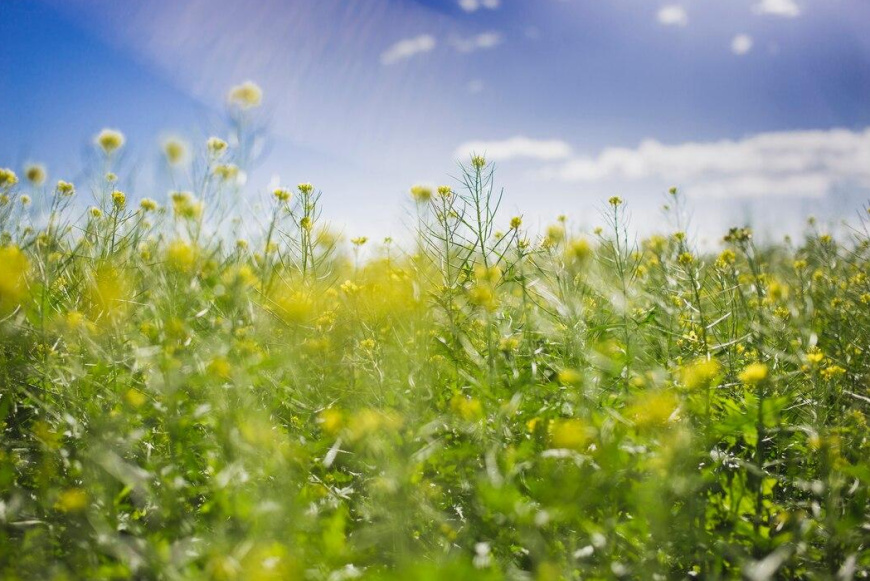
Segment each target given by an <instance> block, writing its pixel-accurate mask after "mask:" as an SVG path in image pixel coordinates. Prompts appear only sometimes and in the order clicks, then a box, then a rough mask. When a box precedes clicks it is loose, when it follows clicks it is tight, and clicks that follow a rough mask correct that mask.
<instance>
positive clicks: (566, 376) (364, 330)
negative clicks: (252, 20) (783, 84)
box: [0, 132, 870, 580]
mask: <svg viewBox="0 0 870 581" xmlns="http://www.w3.org/2000/svg"><path fill="white" fill-rule="evenodd" d="M236 142H237V143H240V144H244V143H245V142H244V140H236ZM99 145H100V147H101V149H102V151H103V153H104V156H105V163H106V164H107V167H108V169H110V170H112V169H114V170H115V171H118V170H117V169H116V168H114V167H113V166H112V164H113V163H114V160H115V157H116V155H115V154H116V152H117V150H118V149H120V147H121V146H122V145H123V139H122V138H121V137H120V136H119V135H114V136H113V135H111V132H109V133H108V134H103V135H101V137H100V140H99ZM240 147H241V146H240ZM175 153H178V151H175ZM234 155H241V154H240V153H239V152H237V151H234V150H233V148H232V147H229V148H228V147H227V146H226V144H225V143H223V142H220V141H219V140H210V142H209V146H208V151H207V152H206V153H205V154H204V157H203V159H202V160H201V161H202V163H201V164H200V165H199V167H200V172H199V174H198V176H199V177H198V178H197V179H196V180H194V183H195V184H197V185H196V192H197V194H196V195H194V194H191V193H183V192H179V193H176V194H174V195H172V196H171V197H170V198H169V199H168V200H167V202H166V204H165V206H163V207H161V206H160V205H158V204H157V203H155V202H152V201H151V200H147V199H146V200H145V201H143V202H142V204H141V205H136V204H133V203H132V198H131V197H130V196H128V195H125V194H122V193H121V192H120V191H118V190H117V189H116V182H115V181H114V180H115V179H116V178H115V177H114V176H113V175H109V176H108V177H107V178H106V177H101V178H100V179H99V180H97V181H95V183H94V185H93V188H92V189H93V192H94V195H95V200H96V202H95V203H96V206H95V207H93V208H89V209H87V210H86V211H84V212H83V213H82V210H81V206H77V205H76V203H73V201H74V200H75V199H77V198H78V197H81V196H83V195H85V194H83V193H82V192H78V193H76V192H75V191H74V189H73V187H72V186H71V185H70V184H65V183H61V184H59V185H58V186H57V187H56V188H47V187H44V186H42V185H40V182H41V181H42V180H44V175H43V176H40V175H38V172H37V170H36V169H34V170H32V172H28V173H33V172H36V173H34V175H29V176H28V177H29V178H30V181H31V185H29V186H26V187H25V186H22V185H19V184H16V183H15V182H16V181H17V180H16V178H15V176H14V174H12V173H11V172H9V171H4V173H2V174H0V188H2V192H0V193H2V195H3V197H2V199H0V230H2V232H3V234H2V235H3V240H2V246H0V426H2V440H0V577H3V578H6V579H15V578H52V579H64V578H87V579H102V578H128V577H135V578H142V579H149V578H166V579H200V578H212V579H295V578H299V579H349V578H354V577H357V576H361V577H363V578H372V579H441V578H451V579H456V580H458V579H500V578H514V579H527V578H528V579H532V578H533V579H542V580H547V579H560V578H568V579H572V578H574V579H594V578H613V577H628V578H638V579H670V578H685V577H691V576H700V577H703V578H706V579H716V578H735V577H737V578H739V577H741V576H745V577H747V578H750V579H770V578H803V579H833V578H842V579H848V578H853V577H858V578H863V577H866V576H867V575H868V571H870V551H868V544H870V506H868V504H870V503H868V497H870V460H868V458H870V441H868V428H867V423H866V421H867V420H866V415H867V413H868V411H870V390H868V378H870V356H868V350H870V279H868V268H870V244H868V240H870V238H868V235H867V233H866V231H865V230H863V225H862V226H860V227H859V228H858V229H855V230H850V231H847V232H845V233H844V234H842V235H841V238H842V239H835V238H832V237H831V236H829V235H823V234H820V233H819V232H817V231H816V229H815V227H810V228H809V229H808V231H807V234H806V236H805V238H804V239H803V240H802V241H801V242H800V243H799V244H794V243H792V242H789V241H786V242H785V243H783V244H782V245H773V246H765V247H758V246H756V245H755V244H754V243H753V240H752V237H751V233H750V232H749V231H748V230H746V229H734V230H732V231H731V232H730V233H729V234H728V235H727V236H726V237H725V240H724V241H723V243H722V248H721V249H719V250H720V251H721V253H720V254H717V253H713V254H708V253H702V252H700V251H698V250H697V249H696V248H693V246H692V243H691V237H688V236H686V235H684V234H683V233H682V232H681V231H680V230H682V229H683V228H686V225H684V224H680V219H679V216H680V215H682V213H683V212H682V205H683V203H684V202H683V200H682V197H681V196H680V195H679V194H678V193H677V192H675V191H672V192H671V193H670V194H669V195H668V197H669V202H668V203H669V204H670V206H671V208H670V212H671V215H672V216H673V217H674V220H675V228H674V230H675V233H673V234H671V235H667V236H654V237H651V238H649V239H647V240H644V241H642V242H638V243H635V242H634V240H633V238H632V237H630V236H629V235H628V234H627V232H626V228H625V212H626V207H625V204H623V203H622V201H621V200H620V199H618V198H613V199H611V200H610V202H609V203H608V204H607V205H606V206H605V210H604V212H603V215H602V216H603V223H605V224H606V226H605V227H604V229H602V230H597V231H595V232H590V233H585V234H580V233H578V232H575V231H573V229H572V228H571V227H570V222H569V221H567V220H565V219H560V220H558V221H557V222H556V223H555V224H554V225H553V226H552V227H550V228H549V229H548V231H547V232H546V234H545V235H543V236H535V235H533V234H531V233H528V232H526V231H525V230H524V228H523V226H522V221H521V220H520V219H519V218H515V219H513V220H510V221H509V222H508V221H506V222H505V223H504V224H503V228H504V229H503V231H502V232H499V231H498V230H497V227H496V224H497V223H498V219H497V216H496V210H497V206H498V201H499V196H498V194H497V191H495V190H494V189H493V187H492V177H493V176H492V172H491V166H490V165H488V164H486V162H485V161H484V160H483V159H481V158H474V159H473V160H472V161H471V163H470V164H469V165H468V166H467V167H466V168H464V173H463V180H462V183H459V184H457V185H456V186H455V187H454V188H448V187H443V188H439V189H438V190H437V191H430V190H428V189H426V188H422V187H417V188H414V190H413V191H412V193H413V200H414V207H415V209H416V212H417V217H418V226H419V228H418V235H417V238H416V240H415V241H414V242H413V245H412V247H411V248H410V249H406V250H408V251H406V252H403V251H402V250H400V249H398V248H397V247H396V246H395V245H394V244H391V243H390V242H389V241H387V242H386V243H385V244H384V245H383V246H381V247H379V248H377V249H370V247H371V246H372V243H370V242H367V241H366V240H365V239H362V238H359V239H354V240H353V241H351V243H350V244H348V246H347V248H346V249H345V247H344V246H343V245H342V243H341V242H340V240H339V238H337V237H336V236H334V235H333V234H331V233H330V231H329V229H328V228H326V227H325V221H324V220H323V219H322V218H321V215H320V200H319V194H318V192H317V191H316V190H315V189H314V188H313V187H311V186H310V185H308V184H301V185H300V186H299V187H298V188H296V189H295V190H293V191H290V190H287V189H278V190H275V192H272V193H270V196H269V198H270V200H271V201H270V204H271V206H270V207H271V210H269V216H268V217H267V218H266V224H264V226H263V228H262V235H260V236H259V237H257V239H256V240H255V239H254V238H253V237H252V240H251V242H250V243H248V242H245V241H243V240H239V241H237V240H236V235H235V234H233V232H234V231H235V228H237V226H238V222H237V221H234V220H233V219H232V218H233V216H232V215H231V214H228V213H227V212H226V210H225V208H226V207H227V206H228V204H227V200H228V199H231V197H232V196H233V195H235V192H236V190H235V188H234V187H233V186H231V185H228V184H229V183H230V182H231V181H232V178H233V177H234V176H235V175H236V172H237V171H238V170H237V168H236V166H235V165H232V163H230V162H231V161H232V160H233V158H232V156H234ZM167 156H168V157H169V158H170V161H173V159H172V157H173V150H172V148H170V147H167ZM238 160H239V158H236V161H238ZM37 209H39V211H37ZM212 209H214V211H212ZM79 214H82V215H81V216H79V217H76V216H78V215H79ZM40 217H41V218H40ZM717 252H718V251H717Z"/></svg>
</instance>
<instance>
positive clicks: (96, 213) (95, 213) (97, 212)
mask: <svg viewBox="0 0 870 581" xmlns="http://www.w3.org/2000/svg"><path fill="white" fill-rule="evenodd" d="M88 212H89V213H90V214H91V217H92V218H99V217H100V216H102V215H103V211H102V210H100V209H99V208H97V207H96V206H91V207H90V209H89V210H88Z"/></svg>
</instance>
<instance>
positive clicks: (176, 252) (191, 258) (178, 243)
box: [166, 240, 197, 272]
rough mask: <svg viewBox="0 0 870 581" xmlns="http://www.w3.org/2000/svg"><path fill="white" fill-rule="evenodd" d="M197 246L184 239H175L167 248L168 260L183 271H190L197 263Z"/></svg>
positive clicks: (175, 267) (171, 264) (176, 268)
mask: <svg viewBox="0 0 870 581" xmlns="http://www.w3.org/2000/svg"><path fill="white" fill-rule="evenodd" d="M196 254H197V252H196V248H194V247H193V246H192V245H190V244H188V243H187V242H184V241H183V240H174V241H173V242H171V243H170V244H169V247H168V248H167V249H166V262H167V263H168V264H169V266H170V267H172V268H174V269H175V270H178V271H181V272H190V271H191V270H193V267H194V265H195V264H196Z"/></svg>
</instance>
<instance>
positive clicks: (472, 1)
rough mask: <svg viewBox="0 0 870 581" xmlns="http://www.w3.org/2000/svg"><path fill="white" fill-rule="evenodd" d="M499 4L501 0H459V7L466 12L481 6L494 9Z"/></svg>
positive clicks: (473, 10)
mask: <svg viewBox="0 0 870 581" xmlns="http://www.w3.org/2000/svg"><path fill="white" fill-rule="evenodd" d="M499 5H501V0H459V7H460V8H462V9H463V10H465V11H466V12H475V11H477V10H480V9H481V8H489V9H490V10H495V9H496V8H498V7H499Z"/></svg>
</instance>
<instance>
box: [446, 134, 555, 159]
mask: <svg viewBox="0 0 870 581" xmlns="http://www.w3.org/2000/svg"><path fill="white" fill-rule="evenodd" d="M472 154H480V155H485V156H486V158H487V159H489V160H492V161H506V160H509V159H517V158H528V159H537V160H540V161H557V160H560V159H567V158H569V157H571V146H570V145H568V144H567V143H565V142H564V141H559V140H556V139H550V140H547V139H530V138H528V137H523V136H521V135H518V136H516V137H511V138H510V139H505V140H503V141H469V142H467V143H463V144H462V145H460V146H459V147H458V148H457V149H456V152H455V153H454V154H453V155H454V156H455V157H456V158H458V159H467V158H469V157H471V155H472Z"/></svg>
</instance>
